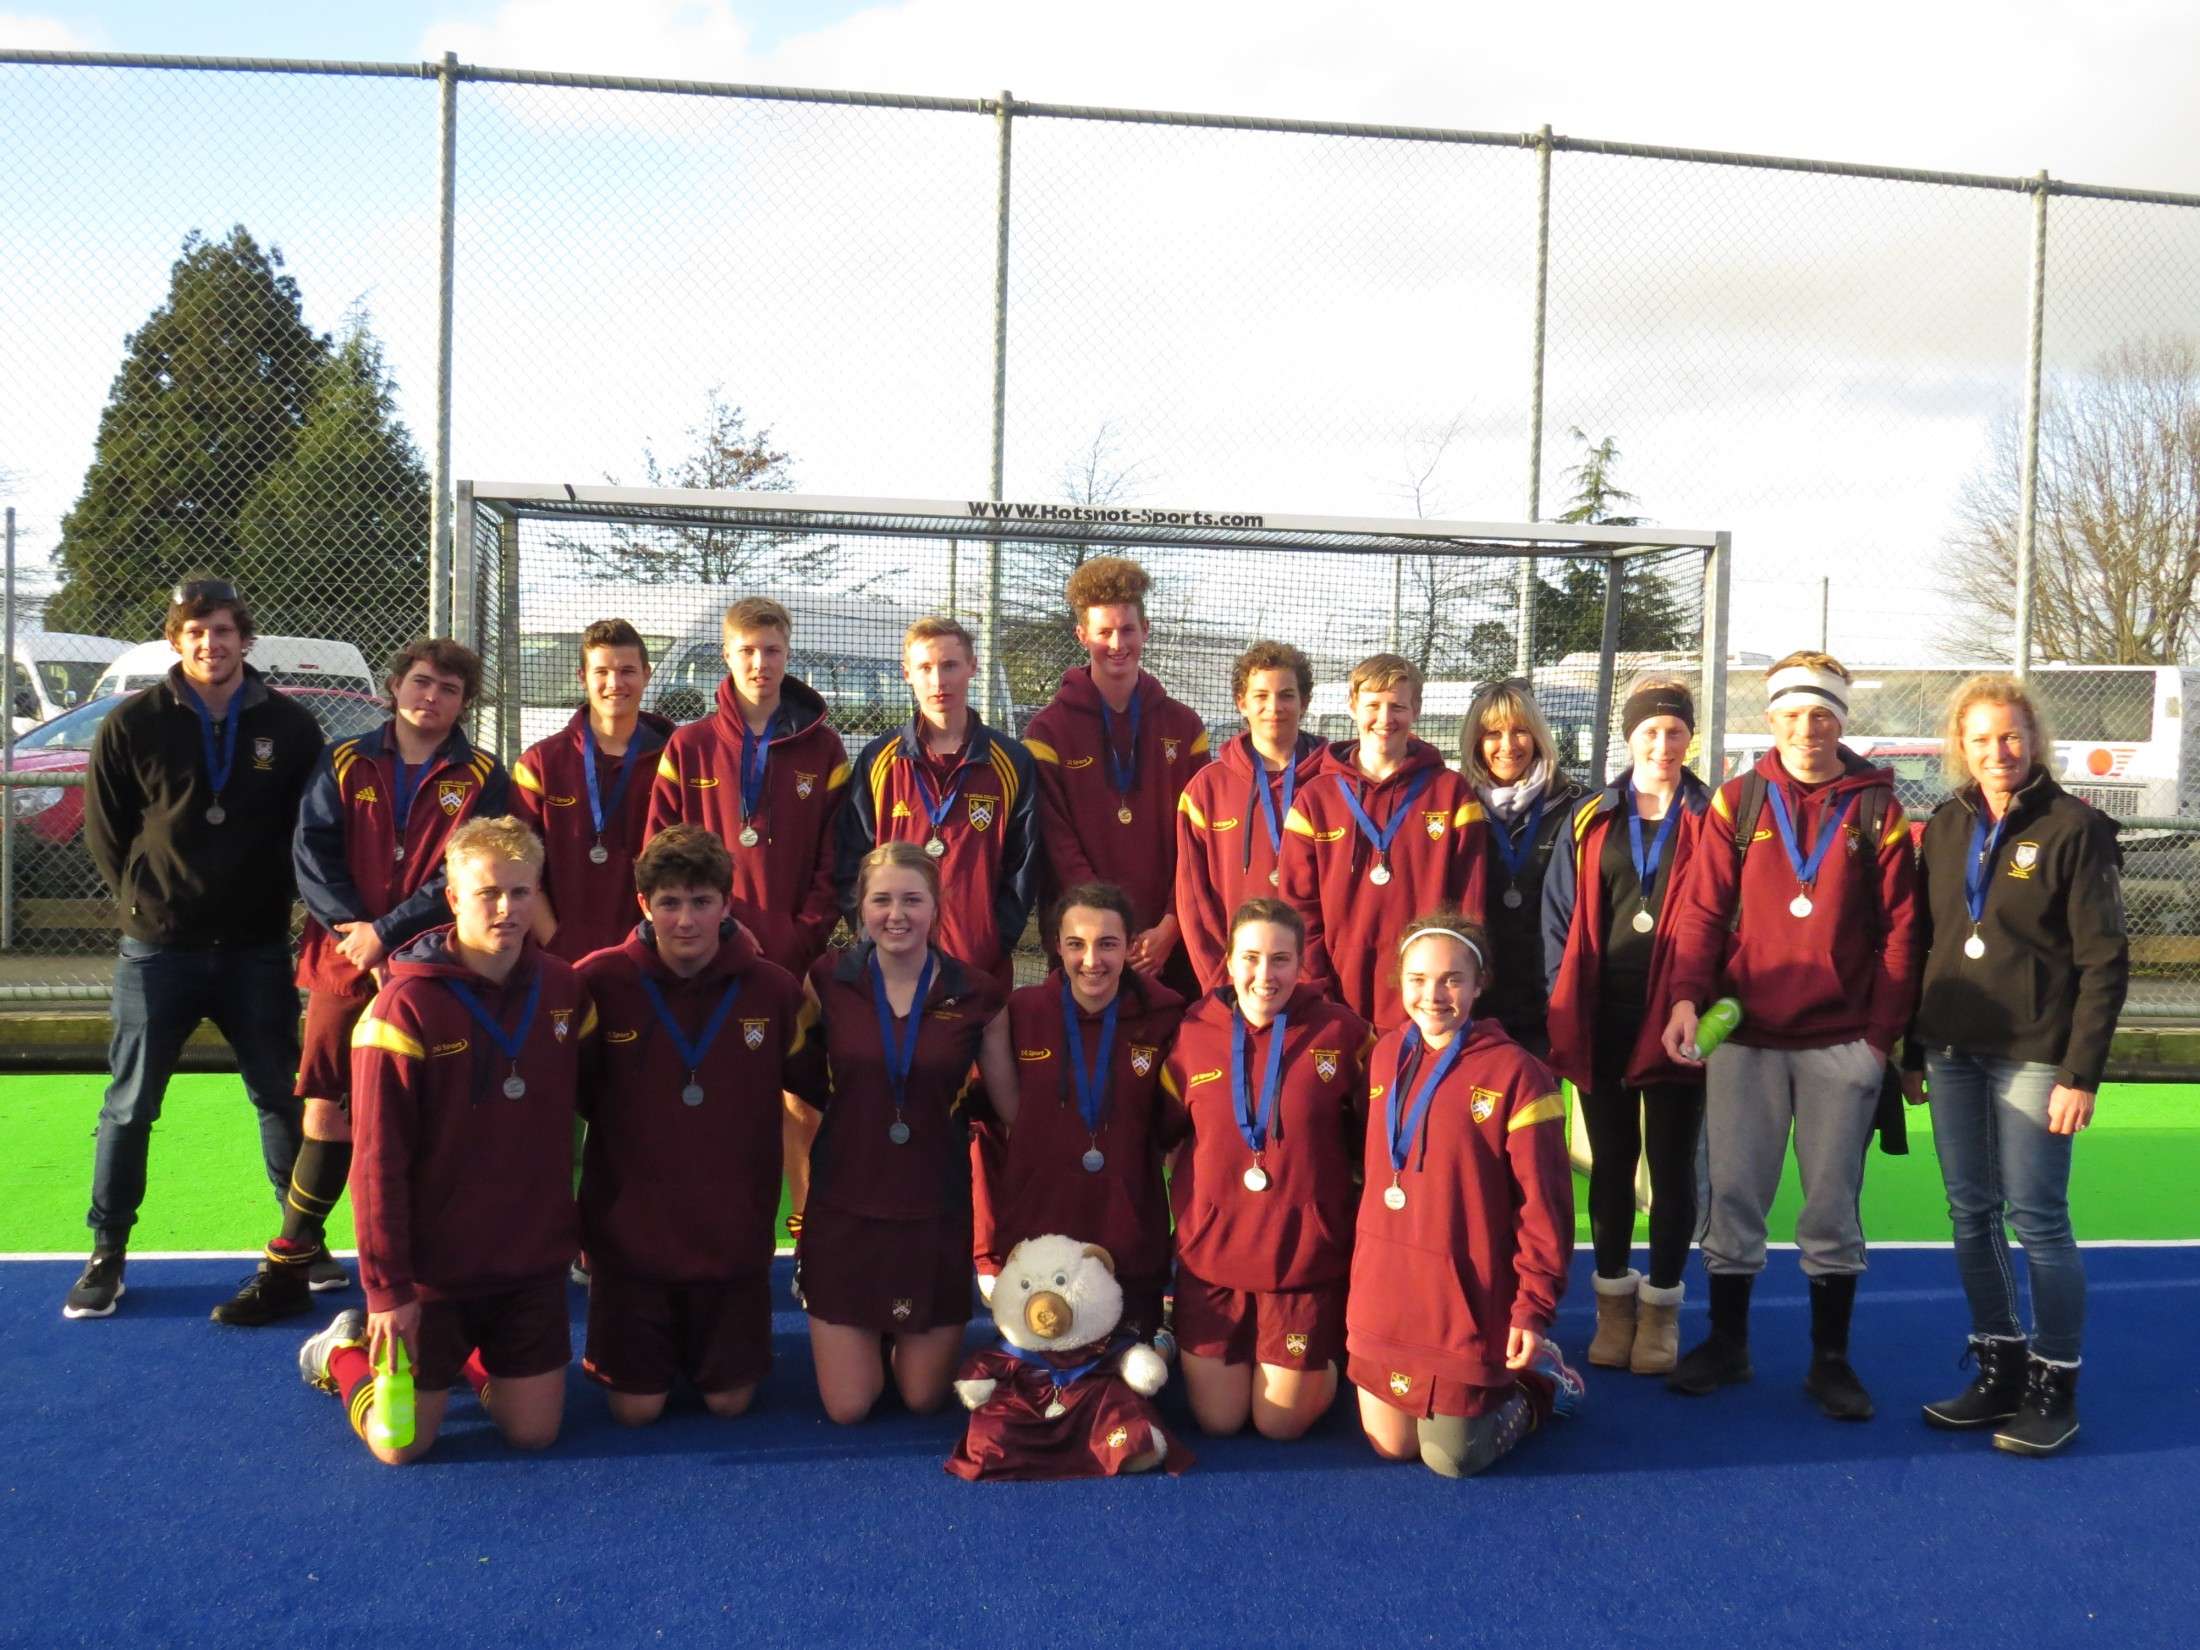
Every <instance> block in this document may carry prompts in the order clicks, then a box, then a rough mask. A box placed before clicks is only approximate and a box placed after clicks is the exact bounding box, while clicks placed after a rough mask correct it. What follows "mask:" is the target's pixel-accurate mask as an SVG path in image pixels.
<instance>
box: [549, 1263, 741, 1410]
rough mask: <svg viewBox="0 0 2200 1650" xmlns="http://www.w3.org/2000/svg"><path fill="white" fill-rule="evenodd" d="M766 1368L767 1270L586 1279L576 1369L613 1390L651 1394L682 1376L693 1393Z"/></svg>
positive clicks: (727, 1387) (737, 1383) (724, 1387)
mask: <svg viewBox="0 0 2200 1650" xmlns="http://www.w3.org/2000/svg"><path fill="white" fill-rule="evenodd" d="M771 1367H772V1295H771V1275H770V1274H769V1273H766V1272H758V1273H756V1274H755V1275H754V1276H752V1277H746V1278H736V1279H734V1280H733V1281H731V1282H727V1283H643V1282H640V1281H638V1280H636V1279H632V1278H622V1277H620V1276H618V1275H617V1274H615V1273H611V1272H601V1271H599V1272H595V1273H592V1274H590V1276H589V1281H588V1349H587V1351H586V1352H585V1353H584V1354H583V1355H582V1358H581V1372H582V1373H583V1374H585V1375H586V1376H587V1377H588V1378H589V1379H590V1380H592V1381H598V1382H601V1383H602V1384H603V1385H605V1386H607V1387H609V1388H610V1389H611V1390H612V1391H613V1392H631V1393H634V1394H637V1395H650V1396H654V1395H655V1394H657V1393H660V1392H670V1391H671V1390H672V1387H673V1383H674V1382H675V1381H677V1380H680V1379H683V1378H684V1379H686V1380H687V1381H689V1382H691V1383H692V1384H693V1385H694V1387H695V1390H696V1391H698V1392H730V1391H732V1390H733V1389H734V1388H735V1387H741V1386H754V1385H755V1384H756V1383H757V1382H758V1381H761V1380H762V1379H763V1378H764V1377H765V1376H766V1375H767V1374H769V1373H770V1372H771Z"/></svg>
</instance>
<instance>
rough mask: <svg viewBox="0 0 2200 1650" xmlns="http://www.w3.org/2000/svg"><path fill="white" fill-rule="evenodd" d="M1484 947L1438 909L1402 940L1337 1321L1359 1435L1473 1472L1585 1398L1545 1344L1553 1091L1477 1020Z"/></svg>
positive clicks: (1562, 1211) (1396, 1457)
mask: <svg viewBox="0 0 2200 1650" xmlns="http://www.w3.org/2000/svg"><path fill="white" fill-rule="evenodd" d="M1489 948H1490V942H1489V939H1488V937H1487V936H1486V934H1485V933H1484V931H1483V930H1482V929H1481V928H1480V927H1479V926H1478V925H1476V924H1474V923H1471V922H1469V921H1468V920H1467V919H1466V918H1465V917H1463V916H1461V915H1460V914H1459V913H1458V912H1457V911H1451V910H1441V909H1439V910H1436V911H1432V912H1430V913H1428V914H1426V915H1424V916H1421V917H1418V918H1416V919H1414V921H1413V922H1412V923H1411V924H1409V925H1408V926H1407V928H1406V931H1405V935H1404V937H1403V939H1402V940H1401V942H1400V944H1399V947H1398V953H1397V969H1398V979H1399V990H1400V994H1401V995H1402V997H1403V998H1404V1001H1405V1015H1406V1021H1405V1024H1404V1025H1402V1026H1399V1027H1397V1028H1395V1029H1393V1030H1391V1031H1388V1032H1385V1033H1384V1034H1383V1037H1382V1039H1381V1040H1380V1041H1379V1042H1378V1043H1377V1044H1376V1045H1375V1048H1374V1052H1373V1053H1372V1055H1371V1056H1370V1057H1369V1061H1368V1091H1367V1092H1368V1118H1367V1130H1366V1145H1365V1154H1364V1166H1365V1172H1364V1177H1363V1178H1364V1183H1365V1184H1364V1190H1363V1192H1362V1194H1361V1197H1360V1214H1359V1224H1358V1229H1357V1232H1356V1234H1355V1241H1354V1245H1353V1251H1352V1288H1351V1293H1350V1296H1349V1297H1348V1301H1347V1305H1346V1317H1345V1324H1346V1329H1345V1337H1346V1353H1347V1359H1346V1365H1345V1371H1346V1374H1347V1376H1348V1378H1349V1379H1350V1380H1351V1382H1352V1384H1353V1385H1354V1386H1356V1387H1357V1388H1359V1406H1360V1426H1361V1430H1362V1431H1364V1432H1365V1433H1366V1435H1367V1440H1368V1442H1369V1443H1370V1444H1371V1445H1372V1446H1373V1447H1374V1449H1375V1452H1376V1453H1377V1454H1378V1455H1380V1456H1383V1457H1384V1458H1385V1459H1386V1460H1392V1461H1411V1460H1414V1459H1416V1458H1418V1459H1419V1460H1420V1461H1422V1462H1423V1463H1424V1464H1426V1465H1427V1466H1428V1467H1430V1468H1431V1469H1432V1470H1434V1471H1436V1472H1438V1473H1441V1474H1443V1475H1444V1476H1445V1477H1447V1478H1464V1477H1471V1476H1473V1475H1474V1474H1476V1473H1479V1472H1481V1471H1483V1470H1484V1469H1486V1468H1487V1467H1489V1466H1490V1465H1492V1464H1493V1463H1494V1462H1496V1461H1497V1459H1498V1458H1499V1457H1500V1456H1502V1455H1504V1454H1505V1453H1506V1452H1507V1451H1508V1450H1510V1449H1511V1448H1512V1447H1513V1446H1514V1445H1516V1444H1518V1443H1519V1442H1520V1440H1521V1439H1522V1438H1523V1437H1525V1436H1526V1435H1527V1434H1528V1433H1529V1432H1531V1431H1533V1430H1534V1429H1535V1428H1536V1427H1537V1426H1539V1425H1540V1424H1541V1423H1542V1422H1543V1421H1545V1420H1547V1419H1549V1418H1550V1417H1551V1416H1552V1415H1553V1414H1561V1415H1564V1414H1570V1413H1572V1411H1573V1409H1574V1408H1575V1406H1576V1405H1577V1404H1578V1403H1579V1402H1580V1399H1581V1397H1582V1394H1583V1383H1582V1380H1581V1377H1580V1376H1579V1375H1577V1374H1575V1373H1574V1372H1573V1371H1572V1370H1571V1369H1569V1368H1568V1367H1567V1365H1566V1360H1565V1359H1564V1357H1562V1356H1561V1355H1560V1353H1559V1350H1558V1345H1557V1343H1556V1342H1555V1341H1553V1340H1552V1339H1551V1320H1552V1319H1553V1317H1554V1316H1555V1315H1556V1314H1557V1311H1558V1303H1559V1301H1560V1299H1561V1298H1562V1297H1563V1296H1564V1295H1565V1293H1566V1268H1567V1263H1568V1261H1569V1260H1570V1259H1571V1257H1572V1255H1573V1248H1574V1176H1573V1168H1572V1165H1571V1164H1570V1163H1569V1162H1568V1161H1567V1157H1566V1102H1565V1100H1564V1098H1563V1097H1562V1096H1561V1095H1560V1093H1559V1090H1558V1080H1557V1079H1556V1078H1555V1077H1553V1076H1552V1075H1551V1073H1550V1071H1549V1070H1548V1069H1547V1068H1546V1067H1545V1066H1544V1065H1543V1064H1542V1063H1541V1062H1540V1061H1539V1060H1537V1059H1536V1058H1535V1057H1534V1056H1533V1055H1531V1054H1529V1053H1528V1052H1527V1051H1526V1050H1524V1049H1523V1048H1521V1047H1520V1045H1519V1044H1518V1043H1516V1042H1514V1041H1513V1039H1512V1038H1510V1037H1509V1036H1507V1035H1506V1034H1505V1030H1504V1028H1503V1027H1502V1026H1499V1025H1498V1024H1497V1023H1496V1022H1495V1021H1493V1020H1489V1019H1481V1020H1477V1019H1476V1018H1475V1017H1474V1007H1475V1003H1476V1001H1477V999H1478V997H1479V996H1480V994H1481V993H1482V991H1483V988H1484V984H1485V982H1487V981H1488V980H1489V978H1490V974H1491V964H1490V962H1489V961H1488V951H1489Z"/></svg>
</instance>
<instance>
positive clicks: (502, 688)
mask: <svg viewBox="0 0 2200 1650" xmlns="http://www.w3.org/2000/svg"><path fill="white" fill-rule="evenodd" d="M496 641H497V760H498V761H500V762H502V763H503V764H504V765H505V766H506V767H507V768H509V767H510V766H511V765H512V764H513V763H514V762H517V761H518V760H519V753H520V751H521V750H522V749H523V748H524V747H522V746H521V744H520V712H521V707H522V706H524V705H525V704H526V702H527V684H526V682H525V681H524V680H523V679H522V677H523V674H524V671H525V668H526V667H525V665H524V664H523V663H522V658H521V651H520V629H519V517H518V516H516V515H512V514H510V513H507V514H506V515H505V516H504V517H503V518H502V519H501V520H500V521H498V523H497V637H496Z"/></svg>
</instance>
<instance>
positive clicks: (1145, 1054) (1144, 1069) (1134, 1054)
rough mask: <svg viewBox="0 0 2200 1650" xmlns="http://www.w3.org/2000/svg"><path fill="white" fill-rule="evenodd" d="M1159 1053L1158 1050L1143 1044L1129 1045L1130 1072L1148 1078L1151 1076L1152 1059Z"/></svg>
mask: <svg viewBox="0 0 2200 1650" xmlns="http://www.w3.org/2000/svg"><path fill="white" fill-rule="evenodd" d="M1160 1052H1161V1050H1160V1049H1158V1048H1155V1047H1152V1046H1150V1045H1148V1044H1145V1043H1133V1044H1131V1070H1132V1071H1134V1072H1136V1073H1137V1074H1138V1075H1139V1076H1141V1077H1150V1076H1151V1075H1153V1063H1154V1059H1155V1057H1156V1056H1157V1055H1159V1054H1160Z"/></svg>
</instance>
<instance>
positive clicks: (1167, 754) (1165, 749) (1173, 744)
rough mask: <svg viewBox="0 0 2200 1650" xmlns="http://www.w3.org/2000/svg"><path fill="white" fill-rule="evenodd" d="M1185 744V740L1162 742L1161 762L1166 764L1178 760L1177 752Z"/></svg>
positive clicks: (1165, 740) (1166, 740)
mask: <svg viewBox="0 0 2200 1650" xmlns="http://www.w3.org/2000/svg"><path fill="white" fill-rule="evenodd" d="M1183 743H1184V741H1183V740H1181V739H1164V740H1162V741H1161V760H1162V761H1164V762H1174V761H1175V760H1176V753H1177V750H1178V748H1179V747H1180V746H1181V745H1182V744H1183Z"/></svg>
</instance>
